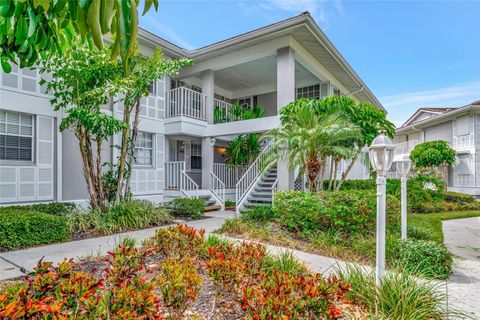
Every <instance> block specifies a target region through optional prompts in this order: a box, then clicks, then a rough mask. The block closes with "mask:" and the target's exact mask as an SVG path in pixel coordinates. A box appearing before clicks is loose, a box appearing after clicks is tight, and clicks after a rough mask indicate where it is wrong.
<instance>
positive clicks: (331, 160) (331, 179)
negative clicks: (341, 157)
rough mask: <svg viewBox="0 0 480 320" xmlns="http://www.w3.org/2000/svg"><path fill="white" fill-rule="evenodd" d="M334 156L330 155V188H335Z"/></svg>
mask: <svg viewBox="0 0 480 320" xmlns="http://www.w3.org/2000/svg"><path fill="white" fill-rule="evenodd" d="M332 184H333V157H330V176H329V178H328V190H332V188H333V185H332Z"/></svg>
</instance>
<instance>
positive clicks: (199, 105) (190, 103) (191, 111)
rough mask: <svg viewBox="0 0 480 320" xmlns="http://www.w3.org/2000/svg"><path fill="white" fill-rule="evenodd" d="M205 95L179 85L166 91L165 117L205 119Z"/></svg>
mask: <svg viewBox="0 0 480 320" xmlns="http://www.w3.org/2000/svg"><path fill="white" fill-rule="evenodd" d="M206 105H207V96H206V95H204V94H203V93H201V92H198V91H195V90H192V89H188V88H185V87H179V88H175V89H172V90H169V91H168V93H167V110H166V113H165V117H166V118H174V117H189V118H193V119H198V120H203V121H206V120H207V113H206Z"/></svg>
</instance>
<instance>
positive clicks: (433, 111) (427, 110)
mask: <svg viewBox="0 0 480 320" xmlns="http://www.w3.org/2000/svg"><path fill="white" fill-rule="evenodd" d="M456 109H458V108H419V109H417V111H415V113H414V114H412V115H411V116H410V118H408V119H407V121H405V122H404V123H403V124H402V127H405V126H408V125H411V124H413V123H415V122H417V119H418V118H419V117H420V116H421V115H422V114H425V113H429V114H432V117H436V116H438V115H441V114H444V113H446V112H450V111H453V110H456Z"/></svg>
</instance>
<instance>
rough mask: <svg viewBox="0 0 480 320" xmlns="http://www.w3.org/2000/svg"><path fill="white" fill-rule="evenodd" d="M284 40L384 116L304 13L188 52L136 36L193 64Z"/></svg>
mask: <svg viewBox="0 0 480 320" xmlns="http://www.w3.org/2000/svg"><path fill="white" fill-rule="evenodd" d="M284 36H292V37H293V38H294V39H295V40H296V41H297V42H298V43H300V44H301V45H302V46H303V47H304V48H305V49H306V50H307V51H308V52H309V53H310V54H312V55H313V56H314V57H315V58H316V59H317V60H318V61H319V62H320V63H321V64H322V65H324V67H325V68H326V69H327V70H328V72H329V73H330V74H331V75H332V76H333V77H335V78H336V79H338V81H339V82H340V83H341V84H342V85H343V86H344V87H345V88H346V89H347V90H348V92H346V93H345V94H346V95H351V96H353V97H355V98H357V99H358V100H360V101H369V102H370V103H372V104H373V105H375V106H376V107H377V108H379V109H381V110H383V111H384V112H386V110H385V109H384V107H383V106H382V104H381V103H380V101H379V100H378V99H377V98H376V97H375V95H374V94H373V93H372V92H371V91H370V89H369V88H368V87H367V85H366V84H365V83H364V82H363V81H362V79H361V78H360V77H359V75H358V74H357V73H356V72H355V71H354V70H353V68H352V67H351V66H350V64H349V63H348V62H347V61H346V60H345V59H344V58H343V56H342V55H341V54H340V52H339V51H338V50H337V49H336V48H335V46H334V45H333V43H332V42H331V41H330V40H329V39H328V38H327V36H326V35H325V33H323V31H322V30H321V29H320V28H319V26H318V25H317V24H316V23H315V21H314V20H313V19H312V17H311V15H310V14H309V13H308V12H304V13H302V14H300V15H297V16H294V17H292V18H289V19H286V20H283V21H280V22H277V23H274V24H271V25H268V26H266V27H262V28H259V29H255V30H252V31H250V32H247V33H244V34H241V35H238V36H235V37H232V38H229V39H226V40H223V41H219V42H216V43H213V44H211V45H208V46H205V47H202V48H199V49H195V50H191V51H188V50H185V49H182V48H180V47H178V46H176V45H174V44H172V43H170V42H168V41H166V40H164V39H162V38H160V37H158V36H156V35H154V34H152V33H150V32H148V31H146V30H143V29H142V30H140V33H139V38H141V39H142V40H141V41H147V42H149V43H150V44H151V45H157V46H162V47H163V48H165V50H166V53H167V54H170V55H172V56H173V57H176V56H184V57H188V58H190V59H192V60H194V61H195V63H200V62H202V61H206V60H209V59H213V58H215V57H218V56H222V55H225V54H229V53H232V52H236V51H238V50H240V49H243V48H247V47H251V46H253V45H257V44H262V43H265V42H267V41H271V40H273V39H276V38H280V37H284Z"/></svg>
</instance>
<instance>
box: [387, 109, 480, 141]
mask: <svg viewBox="0 0 480 320" xmlns="http://www.w3.org/2000/svg"><path fill="white" fill-rule="evenodd" d="M470 111H480V105H467V106H464V107H461V108H458V109H455V110H453V111H450V112H445V113H443V114H440V115H438V116H436V117H433V118H429V119H425V120H422V121H418V122H415V123H414V124H411V125H407V126H403V127H400V128H397V130H396V134H405V133H410V132H413V131H418V130H420V129H424V128H427V127H431V126H434V125H437V124H440V123H443V122H447V121H450V120H452V119H453V118H455V117H457V116H459V115H461V114H464V113H468V112H470Z"/></svg>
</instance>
